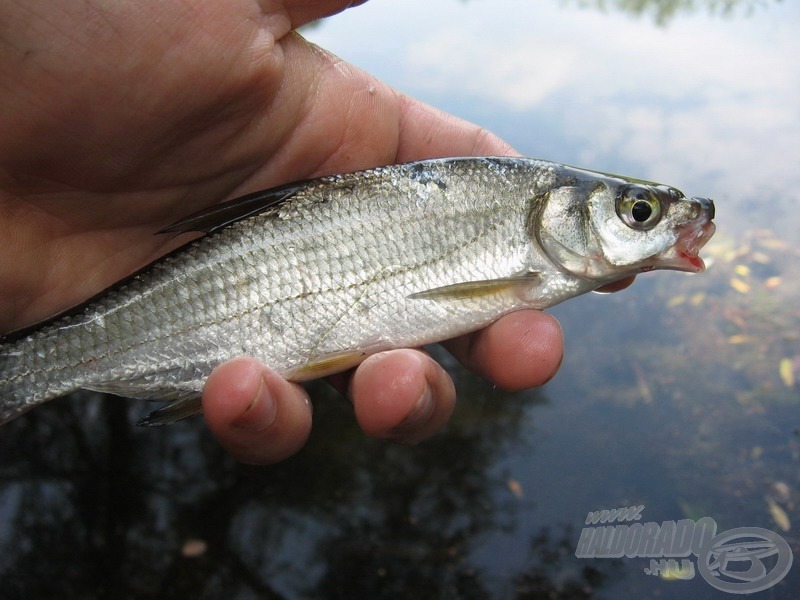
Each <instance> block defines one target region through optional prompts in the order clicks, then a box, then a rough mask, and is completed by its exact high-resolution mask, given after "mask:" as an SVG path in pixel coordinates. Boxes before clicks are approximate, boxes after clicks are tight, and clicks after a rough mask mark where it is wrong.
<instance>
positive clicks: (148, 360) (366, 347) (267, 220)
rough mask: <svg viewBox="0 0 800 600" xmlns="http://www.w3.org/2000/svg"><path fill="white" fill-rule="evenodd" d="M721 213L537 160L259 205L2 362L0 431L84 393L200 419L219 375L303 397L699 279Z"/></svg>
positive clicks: (278, 196)
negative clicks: (554, 314) (160, 404)
mask: <svg viewBox="0 0 800 600" xmlns="http://www.w3.org/2000/svg"><path fill="white" fill-rule="evenodd" d="M713 218H714V203H713V202H712V201H711V200H708V199H705V198H691V199H690V198H686V197H684V195H683V194H682V193H681V192H679V191H678V190H676V189H674V188H671V187H667V186H662V185H658V184H655V183H650V182H644V181H641V180H636V179H628V178H625V177H620V176H616V175H607V174H603V173H596V172H592V171H587V170H583V169H578V168H574V167H569V166H566V165H561V164H556V163H552V162H546V161H540V160H533V159H527V158H508V157H489V158H447V159H438V160H425V161H420V162H415V163H409V164H404V165H394V166H388V167H381V168H376V169H371V170H368V171H362V172H359V173H353V174H348V175H335V176H330V177H322V178H320V179H315V180H312V181H306V182H300V183H295V184H290V185H286V186H282V187H279V188H275V189H272V190H267V191H264V192H257V193H255V194H251V195H249V196H245V197H243V198H240V199H238V200H233V201H230V202H227V203H224V204H220V205H218V206H215V207H212V208H210V209H208V210H205V211H202V212H200V213H197V214H195V215H193V216H190V217H188V218H186V219H184V220H182V221H180V222H178V223H176V224H175V225H173V226H171V227H168V228H167V229H165V230H164V232H174V233H176V234H182V233H188V232H193V231H201V232H204V233H205V234H206V235H205V236H204V237H201V238H199V239H197V240H194V241H191V242H189V243H188V244H186V245H185V246H183V247H182V248H180V249H179V250H177V251H176V252H173V253H172V254H169V255H167V256H166V257H164V258H161V259H159V260H157V261H156V262H154V263H152V264H151V265H150V266H149V267H147V268H146V269H145V270H144V271H142V272H140V273H138V274H136V275H134V276H132V277H130V278H128V279H126V280H124V281H122V282H120V283H118V284H117V285H115V286H113V287H112V288H110V289H109V290H107V291H106V292H104V293H103V294H101V295H100V296H99V297H98V298H97V299H95V300H94V301H92V302H90V303H88V304H87V305H85V306H83V307H81V308H79V309H76V310H73V311H71V312H70V313H68V314H65V315H64V316H61V317H57V318H55V319H54V320H52V321H50V322H48V323H46V324H43V325H41V326H39V327H38V328H36V329H35V330H34V331H32V332H25V333H24V334H17V335H12V336H7V337H6V339H5V340H4V342H3V344H2V345H0V423H2V422H6V421H8V420H9V419H13V418H14V417H16V416H18V415H20V414H22V413H23V412H25V411H26V410H28V409H30V408H32V407H33V406H35V405H37V404H40V403H42V402H45V401H47V400H50V399H52V398H56V397H58V396H61V395H64V394H67V393H69V392H72V391H74V390H77V389H80V388H84V389H90V390H97V391H100V392H110V393H114V394H119V395H124V396H127V397H133V398H147V399H153V400H162V401H168V402H170V404H169V405H168V406H167V407H165V408H163V409H161V410H160V411H156V412H155V413H153V414H151V415H150V417H148V418H147V419H145V420H144V421H143V424H163V423H167V422H171V421H173V420H177V419H179V418H183V417H185V416H188V415H189V414H194V413H196V412H199V403H198V402H197V398H198V397H199V395H200V392H201V390H202V387H203V382H204V381H205V379H206V378H207V377H208V375H209V374H210V372H211V370H212V369H213V368H214V367H215V366H217V365H219V364H220V363H222V362H224V361H226V360H228V359H230V358H232V357H234V356H238V355H248V356H254V357H257V358H259V359H261V360H262V361H264V362H265V363H266V364H267V365H269V366H270V367H272V368H273V369H275V370H276V371H277V372H278V373H280V374H281V375H282V376H284V377H286V378H287V379H290V380H294V381H303V380H308V379H314V378H317V377H321V376H324V375H327V374H331V373H335V372H338V371H343V370H345V369H347V368H350V367H353V366H354V365H356V364H358V363H359V362H361V361H362V360H363V359H364V358H365V357H366V356H368V355H370V354H373V353H375V352H379V351H382V350H386V349H389V348H398V347H415V346H420V345H422V344H427V343H432V342H436V341H440V340H443V339H447V338H451V337H454V336H457V335H461V334H464V333H467V332H470V331H475V330H477V329H480V328H482V327H485V326H486V325H488V324H489V323H491V322H492V321H494V320H496V319H497V318H498V317H500V316H501V315H503V314H506V313H508V312H511V311H514V310H518V309H522V308H536V309H543V308H547V307H549V306H553V305H554V304H557V303H559V302H562V301H563V300H566V299H568V298H572V297H573V296H577V295H579V294H583V293H585V292H588V291H590V290H594V289H596V288H598V287H600V286H602V285H604V284H607V283H609V282H613V281H616V280H619V279H621V278H624V277H626V276H629V275H632V274H637V273H641V272H643V271H650V270H653V269H676V270H679V271H689V272H699V271H702V270H703V269H704V265H703V261H702V260H701V259H700V258H699V256H698V251H699V249H700V248H701V247H702V246H703V244H704V243H705V242H706V241H707V240H708V239H709V238H710V237H711V235H712V234H713V232H714V224H713V223H712V221H711V220H712V219H713Z"/></svg>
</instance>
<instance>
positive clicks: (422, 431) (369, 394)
mask: <svg viewBox="0 0 800 600" xmlns="http://www.w3.org/2000/svg"><path fill="white" fill-rule="evenodd" d="M350 397H351V400H352V402H353V406H354V407H355V413H356V419H357V420H358V423H359V425H360V426H361V428H362V429H363V430H364V432H365V433H367V434H369V435H373V436H375V437H380V438H389V439H393V440H396V441H399V442H402V443H406V444H415V443H417V442H420V441H422V440H424V439H426V438H429V437H431V436H432V435H433V434H434V433H436V432H437V431H439V429H441V428H442V426H444V424H445V423H446V422H447V420H448V419H449V418H450V415H451V414H452V412H453V408H454V406H455V400H456V392H455V387H454V386H453V381H452V380H451V379H450V376H449V375H448V374H447V373H446V372H445V371H444V369H442V367H440V366H439V365H438V363H436V361H434V360H433V359H432V358H431V357H429V356H428V355H427V354H425V353H424V352H421V351H419V350H390V351H388V352H381V353H379V354H375V355H373V356H370V357H369V358H367V359H366V360H365V361H364V362H363V363H361V365H359V367H358V368H357V369H356V371H355V373H354V374H353V378H352V381H351V384H350Z"/></svg>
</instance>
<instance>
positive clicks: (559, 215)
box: [533, 182, 607, 278]
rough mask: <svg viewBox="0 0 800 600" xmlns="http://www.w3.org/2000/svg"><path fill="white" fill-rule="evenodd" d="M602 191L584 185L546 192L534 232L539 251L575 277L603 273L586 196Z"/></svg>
mask: <svg viewBox="0 0 800 600" xmlns="http://www.w3.org/2000/svg"><path fill="white" fill-rule="evenodd" d="M602 189H605V186H604V185H603V184H602V183H599V184H597V183H595V185H594V186H593V187H590V186H589V184H588V183H587V182H583V183H578V184H577V185H571V186H562V187H558V188H554V189H552V190H550V191H549V192H548V193H547V195H546V197H545V199H544V202H543V207H542V209H541V211H540V213H539V216H538V219H534V223H533V225H534V230H535V233H536V236H537V238H538V241H539V245H540V246H541V247H542V250H544V251H545V253H546V254H547V256H548V257H549V258H550V260H551V261H553V262H554V263H555V264H556V265H557V266H559V267H560V268H561V269H562V270H564V271H567V272H569V273H571V274H574V275H577V276H579V277H589V278H593V277H599V276H601V275H602V274H603V273H605V272H606V267H607V263H606V261H605V260H604V258H603V251H602V248H601V247H600V245H599V243H598V240H597V235H596V233H595V231H594V229H593V227H592V219H591V215H590V213H589V211H590V207H589V202H587V195H588V196H591V195H592V194H594V193H595V192H599V191H601V190H602Z"/></svg>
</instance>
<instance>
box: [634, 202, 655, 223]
mask: <svg viewBox="0 0 800 600" xmlns="http://www.w3.org/2000/svg"><path fill="white" fill-rule="evenodd" d="M652 214H653V208H652V207H651V206H650V204H648V203H647V202H645V201H644V200H637V201H636V202H634V203H633V206H632V207H631V216H632V217H633V220H634V221H636V222H637V223H644V222H645V221H647V219H649V218H650V215H652Z"/></svg>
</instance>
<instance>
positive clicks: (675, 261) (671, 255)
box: [644, 220, 717, 273]
mask: <svg viewBox="0 0 800 600" xmlns="http://www.w3.org/2000/svg"><path fill="white" fill-rule="evenodd" d="M716 230H717V226H716V225H714V223H713V222H712V221H710V220H709V221H706V222H705V223H703V224H702V225H689V226H687V227H684V228H682V229H681V230H680V231H679V232H678V240H677V241H676V242H675V244H674V245H673V246H672V247H671V248H670V249H669V250H667V251H666V252H664V253H663V254H661V255H660V256H659V257H658V259H657V260H656V264H655V265H653V266H652V267H650V268H645V269H644V270H646V271H649V270H651V269H673V270H675V271H684V272H687V273H701V272H703V271H705V268H706V265H705V263H704V262H703V259H702V258H700V255H699V253H700V249H701V248H702V247H703V246H705V245H706V242H708V240H710V239H711V236H713V235H714V232H715V231H716Z"/></svg>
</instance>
